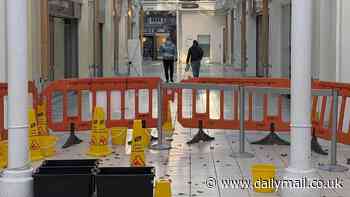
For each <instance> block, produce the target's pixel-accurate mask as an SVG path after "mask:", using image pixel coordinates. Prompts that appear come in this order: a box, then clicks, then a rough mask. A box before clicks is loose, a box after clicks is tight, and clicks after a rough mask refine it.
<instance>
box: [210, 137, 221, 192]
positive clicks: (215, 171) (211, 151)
mask: <svg viewBox="0 0 350 197" xmlns="http://www.w3.org/2000/svg"><path fill="white" fill-rule="evenodd" d="M208 134H209V132H208ZM211 147H212V142H210V156H211V159H212V162H213V167H214V173H215V179H216V181H219V180H220V177H218V172H217V169H216V165H215V158H214V152H213V149H211ZM217 189H218V193H219V197H221V188H220V184H217Z"/></svg>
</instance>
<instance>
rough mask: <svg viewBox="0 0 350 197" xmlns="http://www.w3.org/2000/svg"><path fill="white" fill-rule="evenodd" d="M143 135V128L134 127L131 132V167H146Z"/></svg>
mask: <svg viewBox="0 0 350 197" xmlns="http://www.w3.org/2000/svg"><path fill="white" fill-rule="evenodd" d="M143 133H144V129H143V128H137V127H136V128H135V129H134V130H133V134H132V143H131V157H130V163H131V166H132V167H143V166H145V165H146V160H145V147H144V142H143Z"/></svg>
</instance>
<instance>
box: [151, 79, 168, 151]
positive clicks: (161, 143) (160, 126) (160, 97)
mask: <svg viewBox="0 0 350 197" xmlns="http://www.w3.org/2000/svg"><path fill="white" fill-rule="evenodd" d="M162 106H163V89H162V82H160V83H159V85H158V125H157V127H158V142H157V143H156V144H153V145H152V146H151V148H150V149H153V150H169V149H171V146H170V145H168V144H164V141H165V136H163V131H162V130H163V117H162V115H163V114H162V108H163V107H162Z"/></svg>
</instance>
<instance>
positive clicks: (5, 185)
mask: <svg viewBox="0 0 350 197" xmlns="http://www.w3.org/2000/svg"><path fill="white" fill-rule="evenodd" d="M32 172H33V169H32V168H30V169H25V170H5V171H4V173H3V175H2V177H1V178H0V196H1V197H33V196H34V194H33V178H32Z"/></svg>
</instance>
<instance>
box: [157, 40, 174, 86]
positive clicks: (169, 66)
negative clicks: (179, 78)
mask: <svg viewBox="0 0 350 197" xmlns="http://www.w3.org/2000/svg"><path fill="white" fill-rule="evenodd" d="M160 55H161V56H162V58H163V67H164V72H165V79H166V82H167V83H169V78H170V82H174V62H175V61H176V59H177V51H176V46H175V44H174V43H173V42H172V41H171V39H170V37H168V38H167V39H166V42H165V43H164V44H162V45H161V46H160ZM169 71H170V76H169Z"/></svg>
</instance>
